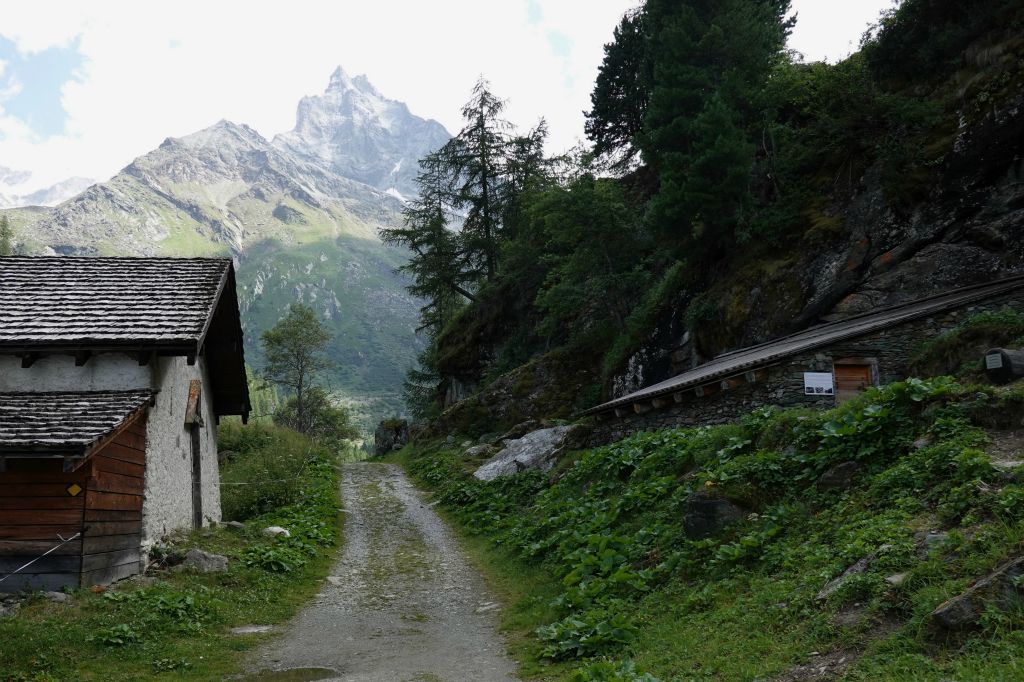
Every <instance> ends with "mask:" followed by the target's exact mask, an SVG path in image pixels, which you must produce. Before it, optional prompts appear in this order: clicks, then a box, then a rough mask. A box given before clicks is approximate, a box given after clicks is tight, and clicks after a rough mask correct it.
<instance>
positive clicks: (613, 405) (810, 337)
mask: <svg viewBox="0 0 1024 682" xmlns="http://www.w3.org/2000/svg"><path fill="white" fill-rule="evenodd" d="M1004 307H1010V308H1013V309H1016V310H1024V276H1015V277H1010V278H1007V279H1001V280H998V281H995V282H990V283H987V284H980V285H975V286H970V287H964V288H962V289H956V290H954V291H950V292H947V293H944V294H940V295H937V296H931V297H928V298H923V299H919V300H916V301H912V302H910V303H905V304H902V305H896V306H892V307H889V308H884V309H881V310H877V311H875V312H872V313H867V314H864V315H858V316H856V317H850V318H847V319H844V320H840V321H836V322H829V323H827V324H821V325H818V326H815V327H811V328H809V329H805V330H804V331H801V332H798V333H796V334H792V335H790V336H785V337H783V338H780V339H775V340H774V341H769V342H767V343H762V344H759V345H756V346H751V347H749V348H742V349H739V350H735V351H732V352H729V353H725V354H723V355H720V356H718V357H716V358H714V359H713V360H711V361H710V362H707V363H705V364H703V365H700V366H698V367H695V368H693V369H691V370H689V371H687V372H683V373H682V374H679V375H677V376H674V377H672V378H670V379H668V380H666V381H662V382H660V383H657V384H654V385H652V386H648V387H646V388H643V389H640V390H639V391H634V392H632V393H629V394H627V395H623V396H621V397H618V398H615V399H614V400H610V401H608V402H606V403H604V404H601V405H598V406H597V407H594V408H591V409H590V410H587V411H586V412H585V413H584V414H587V415H595V416H596V417H598V424H597V426H596V428H595V431H594V435H593V437H592V440H593V442H594V443H599V442H610V441H613V440H617V439H620V438H623V437H625V436H627V435H629V434H631V433H635V432H637V431H650V430H656V429H665V428H673V427H681V426H697V425H701V424H716V423H721V422H726V421H731V420H733V419H735V418H736V417H739V416H740V415H742V414H745V413H747V412H750V411H751V410H753V409H755V408H757V407H761V406H766V405H774V406H779V407H797V406H805V407H821V408H828V407H833V406H835V405H836V404H837V403H840V402H842V401H843V400H846V399H848V398H850V397H851V396H853V395H856V394H857V393H858V392H860V391H862V390H864V389H865V388H867V387H870V386H879V385H881V384H887V383H890V382H893V381H900V380H902V379H905V378H906V377H907V372H908V371H909V366H910V362H911V359H912V358H913V356H914V354H915V353H916V351H917V350H918V349H919V348H920V346H921V344H922V343H923V342H925V341H927V340H929V339H932V338H935V337H936V336H938V335H939V334H941V333H942V332H944V331H948V330H950V329H952V328H953V327H955V326H956V325H957V324H959V323H960V322H961V321H963V320H964V319H965V318H966V317H968V316H969V315H972V314H974V313H976V312H980V311H983V310H997V309H1000V308H1004Z"/></svg>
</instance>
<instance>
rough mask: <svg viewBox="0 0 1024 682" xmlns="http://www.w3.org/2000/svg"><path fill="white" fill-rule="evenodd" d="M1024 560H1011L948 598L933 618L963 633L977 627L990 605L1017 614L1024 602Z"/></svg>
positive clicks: (948, 627)
mask: <svg viewBox="0 0 1024 682" xmlns="http://www.w3.org/2000/svg"><path fill="white" fill-rule="evenodd" d="M1021 576H1024V557H1018V558H1016V559H1011V560H1010V561H1007V562H1006V563H1005V564H1003V565H1002V566H1000V567H999V568H997V569H996V570H994V571H993V572H992V573H990V574H989V575H987V576H985V577H984V578H982V579H981V580H979V581H978V582H977V583H975V584H974V585H973V586H972V587H971V588H970V589H968V590H967V591H966V592H964V593H963V594H960V595H958V596H956V597H953V598H952V599H949V600H947V601H945V602H943V603H941V604H939V606H938V607H937V608H936V609H935V610H934V611H932V619H933V620H934V621H935V622H936V623H938V624H939V625H941V626H942V627H944V628H946V629H947V630H963V629H966V628H970V627H973V626H975V625H976V624H977V623H978V620H979V619H980V618H981V615H982V614H983V613H984V612H985V609H986V608H987V607H988V606H990V605H991V606H994V607H995V608H997V609H999V610H1000V611H1014V610H1017V609H1019V608H1020V605H1021V601H1022V600H1024V585H1018V582H1019V581H1021Z"/></svg>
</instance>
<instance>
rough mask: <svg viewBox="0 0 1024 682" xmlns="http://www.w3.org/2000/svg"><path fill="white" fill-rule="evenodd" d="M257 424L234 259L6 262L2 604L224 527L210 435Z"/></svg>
mask: <svg viewBox="0 0 1024 682" xmlns="http://www.w3.org/2000/svg"><path fill="white" fill-rule="evenodd" d="M249 410H250V403H249V392H248V387H247V383H246V376H245V361H244V358H243V354H242V328H241V324H240V320H239V311H238V301H237V297H236V292H235V272H234V267H233V265H232V262H231V260H230V259H221V258H216V259H214V258H187V259H185V258H182V259H178V258H48V257H42V258H30V257H7V258H0V591H16V590H22V589H48V590H56V589H60V588H62V587H64V586H75V587H77V586H91V585H96V584H105V583H109V582H111V581H114V580H117V579H120V578H123V577H126V576H129V575H132V574H134V573H138V572H139V571H140V568H142V566H143V562H144V561H145V558H146V554H147V550H148V549H149V547H151V546H152V545H153V543H155V542H156V541H157V540H159V539H160V538H161V537H163V536H164V535H166V534H167V533H170V532H171V531H174V530H177V529H180V528H192V527H198V526H201V525H204V524H208V523H211V522H214V521H218V520H219V519H220V490H219V480H218V470H217V451H216V448H217V444H216V432H215V425H216V423H217V421H218V419H219V418H220V417H221V416H223V415H240V416H241V417H242V419H243V420H244V419H247V418H248V414H249ZM33 560H34V561H33ZM30 561H31V562H32V563H31V564H29V565H28V566H27V567H26V566H25V564H26V563H28V562H30ZM23 567H24V568H23Z"/></svg>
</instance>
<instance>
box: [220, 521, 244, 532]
mask: <svg viewBox="0 0 1024 682" xmlns="http://www.w3.org/2000/svg"><path fill="white" fill-rule="evenodd" d="M223 526H224V527H225V528H230V529H231V530H245V524H244V523H242V522H241V521H225V522H224V524H223Z"/></svg>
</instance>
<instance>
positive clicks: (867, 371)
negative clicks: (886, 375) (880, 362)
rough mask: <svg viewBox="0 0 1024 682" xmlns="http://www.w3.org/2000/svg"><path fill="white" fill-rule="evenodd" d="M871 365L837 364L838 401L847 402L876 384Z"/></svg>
mask: <svg viewBox="0 0 1024 682" xmlns="http://www.w3.org/2000/svg"><path fill="white" fill-rule="evenodd" d="M871 374H872V372H871V365H869V364H858V365H836V366H835V376H836V402H840V403H842V402H845V401H847V400H849V399H850V398H853V397H854V396H856V395H857V394H858V393H860V392H861V391H863V390H864V389H866V388H868V387H869V386H872V385H874V382H873V381H872V376H871Z"/></svg>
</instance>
